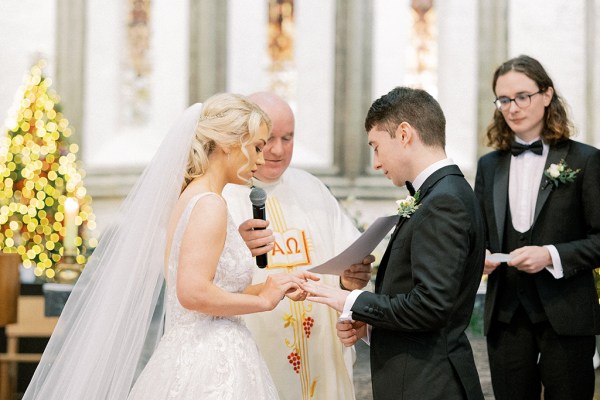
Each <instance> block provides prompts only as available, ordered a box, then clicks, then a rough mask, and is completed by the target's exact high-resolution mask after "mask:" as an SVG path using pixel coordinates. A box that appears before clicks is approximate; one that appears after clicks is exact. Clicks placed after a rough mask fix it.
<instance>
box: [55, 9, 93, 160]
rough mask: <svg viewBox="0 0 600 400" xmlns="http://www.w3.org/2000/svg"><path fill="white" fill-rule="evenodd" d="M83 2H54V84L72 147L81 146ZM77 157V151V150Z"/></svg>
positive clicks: (83, 57) (83, 85) (83, 58)
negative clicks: (69, 131)
mask: <svg viewBox="0 0 600 400" xmlns="http://www.w3.org/2000/svg"><path fill="white" fill-rule="evenodd" d="M86 22H87V21H86V2H85V1H80V0H57V1H56V79H55V80H56V82H55V84H56V85H55V88H56V91H57V92H58V94H59V95H60V98H61V105H62V106H63V113H64V115H65V117H66V118H67V119H68V120H69V122H70V124H69V125H70V126H71V129H72V130H73V135H72V136H71V138H70V140H71V142H72V143H77V144H79V146H80V148H81V147H83V146H84V145H85V143H83V142H84V140H83V135H82V129H83V120H84V117H83V114H84V104H83V103H84V88H85V41H86V35H85V28H86ZM80 153H81V150H80Z"/></svg>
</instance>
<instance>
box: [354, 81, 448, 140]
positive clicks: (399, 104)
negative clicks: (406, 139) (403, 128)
mask: <svg viewBox="0 0 600 400" xmlns="http://www.w3.org/2000/svg"><path fill="white" fill-rule="evenodd" d="M402 122H408V123H409V124H410V125H411V126H412V127H414V128H415V129H416V131H417V132H418V134H419V137H420V138H421V141H422V142H423V144H425V145H426V146H438V147H441V148H444V147H445V146H446V118H445V117H444V112H443V111H442V108H441V107H440V105H439V103H438V102H437V100H435V99H434V98H433V96H431V95H430V94H429V93H427V92H426V91H424V90H421V89H412V88H408V87H396V88H394V89H393V90H392V91H390V92H389V93H388V94H386V95H383V96H381V97H380V98H379V99H377V100H375V101H374V102H373V104H372V105H371V108H370V109H369V112H368V113H367V118H366V119H365V129H366V130H367V132H369V131H370V130H371V129H373V128H374V127H376V126H377V127H379V128H383V130H385V131H386V132H388V133H389V134H390V136H391V137H395V136H396V129H398V126H399V125H400V124H401V123H402Z"/></svg>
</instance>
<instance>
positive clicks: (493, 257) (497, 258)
mask: <svg viewBox="0 0 600 400" xmlns="http://www.w3.org/2000/svg"><path fill="white" fill-rule="evenodd" d="M486 259H488V260H490V261H491V262H508V261H510V260H512V256H511V255H510V254H505V253H494V254H490V255H489V256H487V257H486Z"/></svg>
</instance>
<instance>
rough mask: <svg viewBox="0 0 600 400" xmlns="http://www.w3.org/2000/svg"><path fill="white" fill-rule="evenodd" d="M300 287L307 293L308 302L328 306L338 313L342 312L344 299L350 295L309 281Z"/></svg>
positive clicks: (341, 290)
mask: <svg viewBox="0 0 600 400" xmlns="http://www.w3.org/2000/svg"><path fill="white" fill-rule="evenodd" d="M300 286H301V287H302V289H304V291H305V292H308V297H307V299H308V300H310V301H314V302H315V303H321V304H325V305H328V306H329V307H331V308H333V309H334V310H337V311H339V312H342V309H343V308H344V303H345V302H346V298H347V297H348V295H349V294H350V292H348V291H347V290H343V289H340V288H337V287H332V286H328V285H325V284H321V285H318V284H316V283H313V282H311V281H308V282H304V283H302V284H301V285H300Z"/></svg>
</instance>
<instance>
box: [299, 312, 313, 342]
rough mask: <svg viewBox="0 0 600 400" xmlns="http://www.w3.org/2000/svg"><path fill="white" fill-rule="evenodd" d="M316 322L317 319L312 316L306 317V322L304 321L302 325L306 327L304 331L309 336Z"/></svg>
mask: <svg viewBox="0 0 600 400" xmlns="http://www.w3.org/2000/svg"><path fill="white" fill-rule="evenodd" d="M314 324H315V320H314V319H313V318H312V317H306V318H304V322H302V326H303V327H304V333H305V334H306V337H307V338H309V337H310V330H311V329H312V327H313V325H314Z"/></svg>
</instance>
